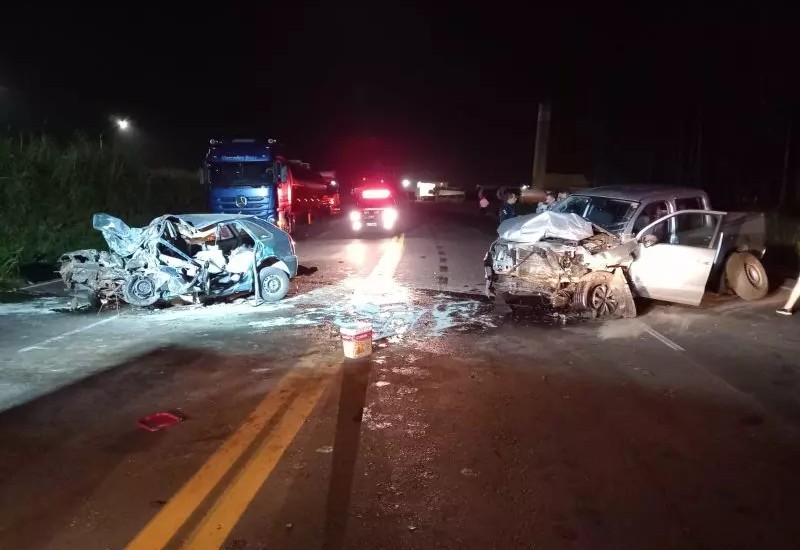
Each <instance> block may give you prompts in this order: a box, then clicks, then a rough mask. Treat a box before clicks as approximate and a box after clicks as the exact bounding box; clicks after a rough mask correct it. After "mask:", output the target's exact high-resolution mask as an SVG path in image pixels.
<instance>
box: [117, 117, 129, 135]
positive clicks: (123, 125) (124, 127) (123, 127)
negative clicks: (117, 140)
mask: <svg viewBox="0 0 800 550" xmlns="http://www.w3.org/2000/svg"><path fill="white" fill-rule="evenodd" d="M116 122H117V128H119V130H120V131H121V132H126V131H128V129H129V128H130V127H131V121H130V120H128V119H127V118H118V119H117V120H116Z"/></svg>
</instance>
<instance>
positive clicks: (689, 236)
mask: <svg viewBox="0 0 800 550" xmlns="http://www.w3.org/2000/svg"><path fill="white" fill-rule="evenodd" d="M716 222H717V218H716V217H715V216H712V215H709V214H680V215H678V216H675V226H676V228H675V235H674V238H673V239H672V240H673V241H674V244H682V245H685V246H699V247H702V248H706V247H709V246H711V239H712V238H713V236H714V231H715V230H716V226H717V223H716Z"/></svg>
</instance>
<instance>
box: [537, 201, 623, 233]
mask: <svg viewBox="0 0 800 550" xmlns="http://www.w3.org/2000/svg"><path fill="white" fill-rule="evenodd" d="M638 207H639V203H638V202H634V201H626V200H622V199H609V198H605V197H588V196H586V195H571V196H570V197H567V198H566V199H564V201H562V202H561V203H559V204H557V205H556V206H555V207H553V209H552V210H551V212H560V213H562V214H578V215H579V216H581V217H582V218H584V219H587V220H589V221H590V222H592V223H593V224H595V225H599V226H600V227H602V228H603V229H605V230H606V231H610V232H611V233H621V232H622V231H623V230H624V229H625V227H626V226H627V225H628V222H629V221H630V220H631V217H633V214H634V212H636V209H637V208H638Z"/></svg>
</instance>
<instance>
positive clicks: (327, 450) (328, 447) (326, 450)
mask: <svg viewBox="0 0 800 550" xmlns="http://www.w3.org/2000/svg"><path fill="white" fill-rule="evenodd" d="M317 452H318V453H320V454H325V455H327V454H330V453H332V452H333V445H323V446H322V447H320V448H318V449H317Z"/></svg>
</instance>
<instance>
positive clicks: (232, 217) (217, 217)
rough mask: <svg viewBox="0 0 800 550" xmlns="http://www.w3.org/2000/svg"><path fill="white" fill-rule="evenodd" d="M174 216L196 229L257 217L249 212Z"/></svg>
mask: <svg viewBox="0 0 800 550" xmlns="http://www.w3.org/2000/svg"><path fill="white" fill-rule="evenodd" d="M174 217H176V218H180V219H181V220H183V221H185V222H187V223H190V224H192V225H193V226H195V227H196V228H197V229H203V228H206V227H211V226H212V225H216V224H218V223H225V222H231V221H236V220H248V219H257V218H256V217H255V216H252V215H250V214H175V215H174Z"/></svg>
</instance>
